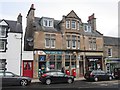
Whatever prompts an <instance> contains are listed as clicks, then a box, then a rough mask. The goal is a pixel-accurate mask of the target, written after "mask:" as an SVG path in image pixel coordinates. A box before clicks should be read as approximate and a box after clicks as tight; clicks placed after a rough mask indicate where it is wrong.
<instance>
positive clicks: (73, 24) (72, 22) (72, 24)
mask: <svg viewBox="0 0 120 90" xmlns="http://www.w3.org/2000/svg"><path fill="white" fill-rule="evenodd" d="M73 26H75V27H73ZM71 29H76V21H74V20H73V21H71Z"/></svg>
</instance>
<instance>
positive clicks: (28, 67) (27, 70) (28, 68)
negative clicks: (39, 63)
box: [23, 61, 33, 78]
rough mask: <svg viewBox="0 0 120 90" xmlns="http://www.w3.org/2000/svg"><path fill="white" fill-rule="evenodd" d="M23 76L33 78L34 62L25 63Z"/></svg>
mask: <svg viewBox="0 0 120 90" xmlns="http://www.w3.org/2000/svg"><path fill="white" fill-rule="evenodd" d="M23 76H26V77H31V78H32V77H33V62H32V61H24V62H23Z"/></svg>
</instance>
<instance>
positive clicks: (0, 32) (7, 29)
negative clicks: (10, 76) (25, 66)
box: [0, 14, 23, 75]
mask: <svg viewBox="0 0 120 90" xmlns="http://www.w3.org/2000/svg"><path fill="white" fill-rule="evenodd" d="M22 33H23V31H22V16H21V14H19V15H18V17H17V21H13V20H5V19H2V20H0V66H1V67H0V69H1V70H4V69H5V68H6V70H8V71H12V72H13V73H16V74H18V75H21V58H22Z"/></svg>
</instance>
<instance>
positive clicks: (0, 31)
mask: <svg viewBox="0 0 120 90" xmlns="http://www.w3.org/2000/svg"><path fill="white" fill-rule="evenodd" d="M2 32H4V35H2ZM6 36H7V27H6V26H0V37H1V38H5V37H6Z"/></svg>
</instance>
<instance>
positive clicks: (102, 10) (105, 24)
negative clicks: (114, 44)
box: [0, 0, 119, 37]
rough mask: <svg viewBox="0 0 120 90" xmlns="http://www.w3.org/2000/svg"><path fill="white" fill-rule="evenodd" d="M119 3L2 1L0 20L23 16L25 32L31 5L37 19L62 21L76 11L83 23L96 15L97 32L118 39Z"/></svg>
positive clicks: (99, 0) (104, 0) (107, 0)
mask: <svg viewBox="0 0 120 90" xmlns="http://www.w3.org/2000/svg"><path fill="white" fill-rule="evenodd" d="M118 2H119V0H0V19H7V20H17V16H18V14H19V13H21V14H22V16H23V31H24V32H25V27H26V16H27V13H28V10H29V9H30V6H31V4H34V7H35V17H42V16H44V17H50V18H54V19H55V20H62V16H63V15H67V14H68V13H69V12H70V11H71V10H74V11H75V13H76V14H77V16H78V17H79V18H81V20H82V22H83V23H87V20H88V16H90V15H92V14H93V13H94V14H95V18H96V26H97V31H99V32H101V33H102V34H103V35H104V36H112V37H118Z"/></svg>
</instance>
